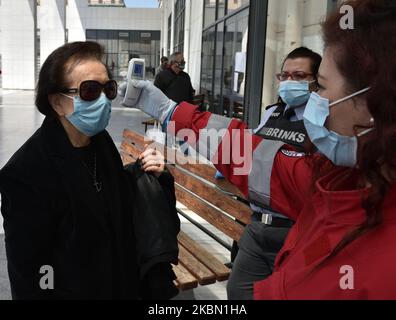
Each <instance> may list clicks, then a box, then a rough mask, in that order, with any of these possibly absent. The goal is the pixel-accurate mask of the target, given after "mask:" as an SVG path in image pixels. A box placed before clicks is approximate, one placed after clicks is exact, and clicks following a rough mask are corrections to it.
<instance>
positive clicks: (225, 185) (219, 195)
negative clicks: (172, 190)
mask: <svg viewBox="0 0 396 320" xmlns="http://www.w3.org/2000/svg"><path fill="white" fill-rule="evenodd" d="M146 144H153V145H154V146H156V147H158V149H159V150H164V151H165V152H164V153H165V154H164V156H165V158H166V159H178V160H182V161H176V164H175V165H173V164H172V165H170V164H168V165H167V169H168V170H169V171H170V173H171V174H172V175H173V176H174V178H175V187H176V198H177V200H178V201H179V202H180V203H181V204H183V205H184V206H186V207H187V208H188V209H190V210H191V211H193V212H195V213H196V214H197V215H199V216H200V217H202V218H203V219H204V220H206V221H207V222H208V223H210V224H211V225H213V226H214V227H216V228H217V229H218V230H220V231H222V232H223V233H224V234H226V235H227V236H229V237H230V238H232V239H234V240H236V241H239V239H240V237H241V235H242V233H243V230H244V227H243V225H241V224H240V223H238V222H236V221H235V220H238V221H240V222H242V223H243V224H249V223H250V222H251V209H250V208H249V206H248V205H247V204H245V203H244V202H242V201H240V200H238V199H243V198H244V196H243V195H242V193H241V192H240V191H239V190H238V189H237V188H236V187H235V186H233V185H231V184H230V183H229V182H228V181H226V180H217V179H215V173H216V169H215V168H214V167H212V166H210V165H208V164H195V162H194V161H195V160H194V159H192V158H189V157H186V156H184V155H183V154H181V153H180V152H178V151H176V150H174V149H170V148H167V147H164V146H163V145H160V144H158V143H153V142H152V141H148V140H147V139H146V140H145V137H144V136H142V135H141V134H139V133H137V132H134V131H131V130H125V131H124V134H123V142H122V145H121V155H122V158H123V161H124V163H125V164H127V163H132V162H135V160H136V159H137V158H138V156H139V155H140V154H141V152H142V151H143V150H144V145H146ZM170 157H171V158H170Z"/></svg>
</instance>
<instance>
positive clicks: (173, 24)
mask: <svg viewBox="0 0 396 320" xmlns="http://www.w3.org/2000/svg"><path fill="white" fill-rule="evenodd" d="M169 4H170V8H169V13H171V12H172V31H171V44H170V48H169V50H170V54H172V53H173V52H174V51H175V50H174V49H173V48H174V47H175V0H170V1H169Z"/></svg>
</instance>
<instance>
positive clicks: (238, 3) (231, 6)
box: [227, 0, 295, 13]
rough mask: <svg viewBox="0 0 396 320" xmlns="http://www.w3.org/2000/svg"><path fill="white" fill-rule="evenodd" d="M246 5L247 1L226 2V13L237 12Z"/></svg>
mask: <svg viewBox="0 0 396 320" xmlns="http://www.w3.org/2000/svg"><path fill="white" fill-rule="evenodd" d="M292 1H295V0H292ZM247 4H249V0H227V13H231V12H233V11H235V10H238V9H240V8H242V7H243V6H245V5H247Z"/></svg>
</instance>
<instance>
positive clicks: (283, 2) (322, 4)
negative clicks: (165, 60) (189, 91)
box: [160, 0, 339, 127]
mask: <svg viewBox="0 0 396 320" xmlns="http://www.w3.org/2000/svg"><path fill="white" fill-rule="evenodd" d="M338 2H339V1H338V0H161V1H160V6H161V9H162V30H163V32H162V37H161V52H162V54H164V55H169V54H171V53H172V52H174V51H182V52H183V53H184V55H185V59H186V60H187V70H186V71H187V72H188V73H189V74H190V76H191V78H192V82H193V86H194V88H195V89H196V90H197V92H200V93H203V94H205V102H206V104H207V107H208V109H209V110H211V111H213V112H215V113H218V114H222V115H226V116H229V117H236V118H240V119H243V120H245V121H247V122H248V123H249V125H250V126H251V127H255V126H257V125H258V124H259V122H260V118H261V115H262V114H263V113H264V111H265V107H266V106H267V105H270V104H272V103H274V102H276V101H277V98H278V95H277V89H278V81H277V80H276V78H275V75H276V74H277V73H278V72H279V71H280V69H281V65H282V62H283V60H284V59H285V57H286V56H287V54H288V53H289V52H290V51H291V50H293V49H295V48H297V47H300V46H306V47H309V48H311V49H312V50H314V51H316V52H318V53H320V54H322V53H323V43H322V40H321V32H320V23H321V22H322V21H323V20H324V18H325V17H326V15H327V14H328V13H329V12H332V11H333V10H335V8H336V7H337V4H338Z"/></svg>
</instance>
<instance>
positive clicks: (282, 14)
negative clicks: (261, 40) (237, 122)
mask: <svg viewBox="0 0 396 320" xmlns="http://www.w3.org/2000/svg"><path fill="white" fill-rule="evenodd" d="M333 2H334V1H331V2H329V1H328V0H312V1H303V3H302V5H301V6H298V5H297V2H296V1H294V0H282V1H279V0H269V1H268V20H267V40H266V50H265V51H266V55H265V71H264V75H263V98H262V113H261V114H262V115H263V114H264V112H265V108H266V106H268V105H270V104H273V103H275V102H276V101H277V100H278V87H279V81H278V80H277V79H276V77H275V75H276V74H277V73H279V72H280V71H281V69H282V65H283V62H284V59H285V58H286V56H287V55H288V54H289V53H290V52H291V51H292V50H294V49H296V48H298V47H300V46H305V47H308V48H309V49H311V50H313V51H315V52H317V53H319V54H323V42H322V38H321V27H320V23H321V21H323V19H324V18H325V16H326V15H327V14H328V13H329V11H331V10H334V4H333Z"/></svg>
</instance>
